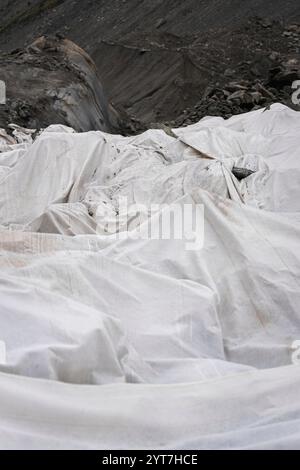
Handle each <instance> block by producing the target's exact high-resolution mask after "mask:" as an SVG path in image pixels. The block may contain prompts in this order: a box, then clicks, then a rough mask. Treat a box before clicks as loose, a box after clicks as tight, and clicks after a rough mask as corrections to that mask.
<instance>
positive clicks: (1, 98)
mask: <svg viewBox="0 0 300 470" xmlns="http://www.w3.org/2000/svg"><path fill="white" fill-rule="evenodd" d="M0 104H6V84H5V82H4V81H3V80H0Z"/></svg>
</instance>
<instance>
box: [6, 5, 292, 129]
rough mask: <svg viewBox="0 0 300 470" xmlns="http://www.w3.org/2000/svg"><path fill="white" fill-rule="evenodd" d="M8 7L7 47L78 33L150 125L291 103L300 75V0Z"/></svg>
mask: <svg viewBox="0 0 300 470" xmlns="http://www.w3.org/2000/svg"><path fill="white" fill-rule="evenodd" d="M0 14H1V19H0V50H1V51H2V52H8V51H10V50H11V49H15V48H20V47H22V48H23V47H24V45H27V44H29V43H30V42H31V41H32V40H33V39H35V38H36V37H38V36H40V35H42V34H52V35H53V34H57V33H58V34H59V35H61V36H66V37H68V38H70V39H72V40H73V41H75V42H76V43H77V44H78V45H79V46H81V47H83V48H84V49H85V50H86V51H87V52H88V53H89V54H90V55H91V56H92V58H93V60H94V61H95V63H96V65H97V68H98V73H99V75H100V78H101V81H102V83H103V86H104V90H105V92H106V94H107V96H108V99H109V100H111V101H112V102H113V104H114V105H115V107H116V108H119V109H121V108H124V110H125V111H126V112H127V113H128V114H129V115H130V117H131V118H132V119H136V120H137V121H142V123H143V124H144V125H145V126H160V125H162V124H167V125H182V124H186V123H187V124H189V123H190V122H194V121H195V120H198V119H199V118H201V117H203V116H204V115H207V114H216V115H222V116H224V117H229V116H230V115H231V114H233V113H237V112H243V111H248V110H250V109H253V108H255V107H257V106H258V107H262V106H268V105H269V104H270V103H271V102H274V101H281V102H284V103H286V104H289V105H291V100H290V97H291V88H290V86H291V83H292V81H293V80H294V79H296V78H298V76H299V67H300V64H299V57H300V29H299V27H298V26H297V25H299V24H300V4H299V0H289V1H284V2H283V1H278V0H264V1H263V0H248V1H247V2H246V1H243V2H241V1H237V0H226V1H224V0H210V1H208V0H205V1H203V0H202V1H201V0H185V1H184V2H183V1H181V0H172V1H171V0H164V1H162V0H151V1H150V0H142V1H141V0H127V1H122V0H111V1H99V0H98V1H95V0H93V1H92V0H85V1H79V0H78V1H77V0H65V1H63V0H60V1H59V0H47V1H43V0H35V1H28V2H24V1H20V0H9V1H6V0H0ZM259 18H262V19H259ZM137 128H139V125H138V124H137Z"/></svg>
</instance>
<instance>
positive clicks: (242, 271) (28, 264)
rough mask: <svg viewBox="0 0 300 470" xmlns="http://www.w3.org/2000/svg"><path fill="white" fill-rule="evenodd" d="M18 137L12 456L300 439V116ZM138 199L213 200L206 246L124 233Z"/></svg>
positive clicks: (8, 357)
mask: <svg viewBox="0 0 300 470" xmlns="http://www.w3.org/2000/svg"><path fill="white" fill-rule="evenodd" d="M13 129H14V134H13V136H9V135H7V134H6V133H5V132H4V131H3V132H2V133H0V145H2V147H0V249H1V251H0V267H1V270H0V306H1V310H0V311H1V314H0V347H1V358H2V359H1V358H0V359H1V360H0V448H2V449H20V448H21V449H45V448H46V449H65V448H67V449H120V448H121V449H137V448H142V449H143V448H148V449H149V448H155V449H171V448H174V449H175V448H176V449H205V448H206V449H210V448H214V449H233V448H234V449H273V448H275V449H288V448H297V449H300V400H299V396H300V368H299V365H298V364H299V363H300V354H299V350H300V347H299V344H300V247H299V243H300V216H299V210H300V197H299V196H300V154H299V152H300V150H299V149H300V114H299V113H297V112H295V111H292V110H290V109H288V108H286V107H284V106H282V105H274V106H272V108H271V109H270V110H267V111H263V110H260V111H255V112H252V113H248V114H244V115H241V116H236V117H233V118H231V119H229V120H227V121H224V120H223V119H221V118H206V119H204V120H202V121H200V122H199V123H198V124H195V125H192V126H189V127H187V128H182V129H174V130H173V136H170V135H167V134H166V133H165V132H164V131H162V130H150V131H147V132H145V133H144V134H142V135H139V136H136V137H126V138H125V137H121V136H113V135H109V134H105V133H103V132H89V133H83V134H77V133H74V132H73V131H72V130H71V129H68V128H66V127H63V126H50V127H49V128H47V129H46V130H45V131H43V132H42V133H41V135H39V137H37V138H36V139H35V140H34V141H33V138H32V133H31V132H29V131H27V130H24V129H20V128H17V127H16V126H14V128H13ZM1 139H2V140H1ZM1 150H2V151H1ZM233 167H238V168H247V169H250V170H252V171H253V174H252V175H250V176H249V177H247V178H246V179H244V180H242V181H238V180H237V179H236V178H235V177H234V175H233V173H232V171H231V170H232V169H233ZM125 197H126V198H127V201H128V203H129V205H130V206H131V205H134V204H135V205H141V204H142V205H143V206H146V207H148V206H150V205H152V204H156V205H159V206H160V205H164V210H166V209H165V208H166V207H167V208H168V207H169V206H171V205H172V204H174V203H177V204H180V205H183V206H184V205H185V204H189V205H191V206H195V207H196V206H198V205H201V207H203V208H204V243H203V247H202V248H197V249H193V250H189V249H187V243H186V241H187V240H185V239H182V240H180V239H146V238H141V237H138V236H136V233H137V230H138V229H139V224H140V223H141V219H140V218H137V217H136V214H133V213H130V214H128V218H127V220H126V221H125V222H126V224H125V225H124V226H126V231H125V233H124V232H123V236H122V237H119V238H118V237H116V236H115V233H114V232H113V231H112V230H111V227H110V224H109V223H108V221H109V220H110V218H111V216H116V215H118V214H119V212H120V198H125ZM136 207H137V206H136ZM100 216H101V217H100ZM147 217H149V214H143V222H145V220H147ZM151 217H152V219H151V224H152V226H155V224H158V223H159V222H158V221H159V211H158V215H157V214H156V215H154V216H153V214H151ZM148 221H149V220H148Z"/></svg>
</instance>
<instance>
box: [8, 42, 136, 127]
mask: <svg viewBox="0 0 300 470" xmlns="http://www.w3.org/2000/svg"><path fill="white" fill-rule="evenodd" d="M0 70H1V79H2V80H3V81H5V83H6V87H7V103H6V105H5V106H3V105H2V106H1V107H0V127H4V128H5V127H7V125H8V124H9V123H11V122H14V123H16V124H18V125H21V126H24V127H28V128H42V127H46V126H47V125H49V124H52V123H58V124H65V125H68V126H70V127H73V128H74V129H75V130H76V131H79V132H80V131H89V130H103V131H107V132H119V131H122V130H123V129H124V128H126V125H127V124H126V119H127V118H126V116H123V118H122V117H121V115H120V113H118V112H117V111H116V110H115V109H114V108H113V106H112V105H111V104H110V103H109V102H108V100H107V98H106V96H105V93H104V91H103V88H102V85H101V82H100V80H99V77H98V75H97V70H96V67H95V65H94V63H93V61H92V60H91V58H90V57H89V56H88V54H87V53H86V52H84V51H83V50H82V49H81V48H80V47H78V46H76V45H75V44H74V43H73V42H71V41H68V40H66V39H60V38H57V37H55V38H46V37H44V36H43V37H41V38H39V39H37V40H36V41H35V42H34V43H33V44H32V45H30V46H29V47H27V48H26V49H25V50H24V51H15V52H13V53H12V54H9V55H6V56H5V57H2V58H1V59H0Z"/></svg>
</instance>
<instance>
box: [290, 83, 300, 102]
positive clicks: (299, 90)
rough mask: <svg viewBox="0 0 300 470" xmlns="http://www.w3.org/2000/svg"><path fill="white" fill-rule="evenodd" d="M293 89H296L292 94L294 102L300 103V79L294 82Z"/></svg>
mask: <svg viewBox="0 0 300 470" xmlns="http://www.w3.org/2000/svg"><path fill="white" fill-rule="evenodd" d="M292 89H293V90H295V91H294V93H293V94H292V103H293V104H295V105H300V80H296V81H295V82H293V84H292Z"/></svg>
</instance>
